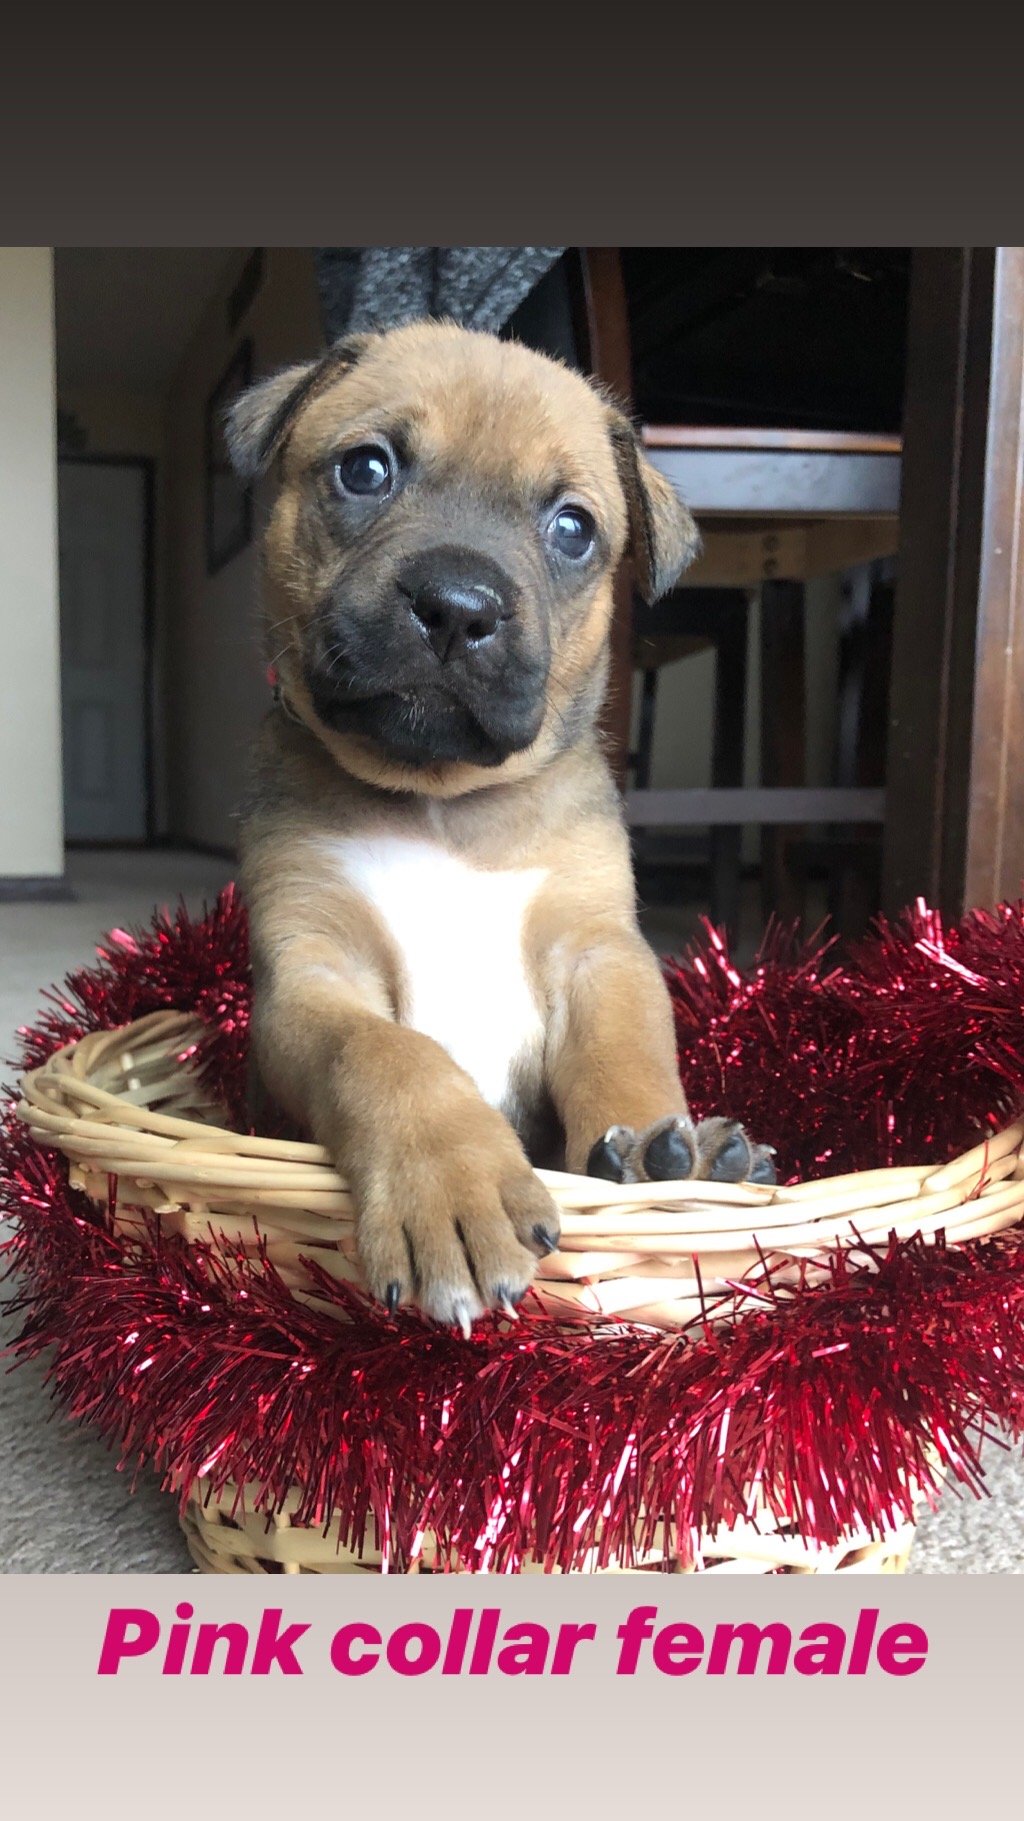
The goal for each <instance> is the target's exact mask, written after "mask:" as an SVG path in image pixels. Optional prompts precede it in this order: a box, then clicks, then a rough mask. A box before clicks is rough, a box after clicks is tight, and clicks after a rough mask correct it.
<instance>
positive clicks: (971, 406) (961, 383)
mask: <svg viewBox="0 0 1024 1821" xmlns="http://www.w3.org/2000/svg"><path fill="white" fill-rule="evenodd" d="M900 519H901V535H900V560H899V571H898V579H897V588H896V604H895V620H894V629H893V669H892V695H891V712H890V728H889V760H888V768H887V776H888V791H887V815H886V828H885V855H884V867H883V885H882V894H883V908H884V909H885V910H886V911H887V912H888V913H889V914H893V913H895V912H896V911H898V910H899V909H901V908H902V907H903V906H904V905H906V904H908V903H910V902H912V901H913V899H915V898H916V897H918V896H922V897H924V898H925V899H927V901H928V902H929V903H930V904H932V905H935V906H937V907H938V908H939V909H941V910H942V911H944V912H945V913H946V914H947V915H949V916H958V915H960V914H961V913H962V912H963V910H964V909H965V908H967V907H969V906H972V905H988V906H991V905H993V904H995V903H996V902H998V901H999V900H1000V899H1008V898H1016V897H1017V896H1019V894H1020V891H1021V889H1022V876H1024V550H1022V544H1024V524H1022V519H1024V248H1021V247H997V248H993V247H981V248H977V247H934V248H923V249H920V250H917V251H915V253H914V257H913V265H912V274H911V294H910V316H909V334H908V354H907V386H906V405H905V417H904V458H903V491H902V503H901V512H900Z"/></svg>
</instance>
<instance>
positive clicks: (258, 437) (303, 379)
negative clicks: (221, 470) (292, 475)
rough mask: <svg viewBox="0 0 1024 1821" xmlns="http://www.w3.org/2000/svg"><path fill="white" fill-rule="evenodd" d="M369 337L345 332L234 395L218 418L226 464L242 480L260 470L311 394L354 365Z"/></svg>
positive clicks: (247, 479)
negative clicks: (311, 356) (321, 350)
mask: <svg viewBox="0 0 1024 1821" xmlns="http://www.w3.org/2000/svg"><path fill="white" fill-rule="evenodd" d="M371 339H372V338H371V337H370V336H369V335H349V336H346V337H345V339H344V340H343V341H338V342H335V344H334V346H333V347H331V348H328V349H327V352H326V353H325V354H322V355H321V356H320V358H319V359H318V360H305V361H300V362H299V363H298V365H297V366H294V367H284V368H283V369H282V370H281V372H279V373H272V374H271V375H270V377H269V379H261V380H259V381H258V382H257V384H256V385H255V386H250V387H249V388H248V390H247V391H245V392H241V393H239V396H238V397H237V398H236V399H235V400H234V401H233V403H232V404H231V406H230V408H229V409H228V411H227V413H226V415H225V419H224V439H225V441H226V443H227V446H228V454H229V455H230V457H231V461H232V465H233V467H234V469H235V472H236V474H238V475H239V476H240V477H241V479H242V480H244V481H252V480H255V479H256V477H257V475H260V474H263V473H265V472H266V470H267V468H268V467H269V466H270V463H271V462H272V461H273V459H274V456H275V455H276V454H277V452H278V450H279V449H281V448H282V447H283V446H284V444H285V443H286V442H287V440H288V436H289V433H290V431H291V429H292V426H293V424H294V422H295V419H296V418H297V417H298V415H299V412H300V411H301V410H302V407H303V405H304V404H305V403H306V402H307V400H308V399H310V398H312V397H313V395H314V394H315V393H317V392H319V391H321V390H322V388H323V387H324V386H326V385H329V384H330V383H331V382H332V380H335V379H338V378H339V377H340V376H341V374H342V373H346V372H348V370H349V368H350V367H354V366H355V364H356V361H357V360H358V359H359V356H360V355H361V354H362V352H363V350H364V348H366V347H367V345H368V343H369V342H370V340H371Z"/></svg>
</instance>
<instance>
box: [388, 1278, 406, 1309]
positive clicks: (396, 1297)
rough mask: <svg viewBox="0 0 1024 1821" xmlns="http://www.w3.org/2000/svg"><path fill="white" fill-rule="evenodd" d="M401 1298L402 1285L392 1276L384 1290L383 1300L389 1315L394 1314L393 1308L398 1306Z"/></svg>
mask: <svg viewBox="0 0 1024 1821" xmlns="http://www.w3.org/2000/svg"><path fill="white" fill-rule="evenodd" d="M401 1299H402V1286H401V1284H400V1283H398V1282H396V1280H395V1279H394V1278H392V1280H391V1282H390V1283H389V1285H388V1287H387V1290H386V1292H385V1296H384V1302H385V1304H386V1306H387V1311H388V1314H389V1315H394V1313H395V1310H396V1309H397V1308H398V1305H399V1303H400V1301H401Z"/></svg>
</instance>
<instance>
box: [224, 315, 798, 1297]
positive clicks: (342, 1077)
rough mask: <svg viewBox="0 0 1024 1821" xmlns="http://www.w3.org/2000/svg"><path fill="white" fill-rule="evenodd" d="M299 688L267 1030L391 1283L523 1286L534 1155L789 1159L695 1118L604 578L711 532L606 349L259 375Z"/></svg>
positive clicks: (258, 1020)
mask: <svg viewBox="0 0 1024 1821" xmlns="http://www.w3.org/2000/svg"><path fill="white" fill-rule="evenodd" d="M228 436H229V445H230V448H231V452H232V456H233V459H234V461H235V464H236V466H237V468H238V470H239V472H240V473H241V474H242V475H243V476H245V477H246V478H249V479H252V478H254V477H255V476H256V475H257V474H259V473H261V472H262V471H264V470H265V469H267V468H269V467H270V466H271V465H273V467H274V468H275V471H276V486H275V491H274V498H273V505H272V509H271V511H270V515H269V519H268V523H267V526H266V530H265V533H264V538H263V553H262V555H263V571H264V588H263V596H264V612H265V620H266V636H267V641H268V643H267V653H268V656H269V657H270V658H271V659H272V661H273V663H274V665H275V666H276V670H277V674H278V678H279V689H278V698H279V699H278V706H277V708H276V709H275V711H274V712H272V713H271V714H270V716H269V717H268V720H267V723H266V726H265V729H264V733H263V736H262V741H261V744H260V747H259V751H258V756H257V762H256V768H255V778H254V787H253V791H252V794H251V801H250V802H249V804H248V807H247V810H246V812H245V815H244V818H243V838H242V880H243V885H244V889H245V892H246V895H247V899H248V903H249V907H250V913H251V920H252V947H253V966H254V984H255V999H254V1040H255V1050H256V1054H257V1057H258V1062H259V1066H260V1070H261V1074H262V1077H263V1080H264V1082H265V1084H266V1087H267V1088H268V1089H269V1091H270V1093H271V1094H272V1095H273V1096H274V1098H275V1099H276V1100H277V1101H278V1102H279V1103H280V1104H281V1105H282V1106H283V1107H284V1108H285V1109H286V1110H287V1111H288V1112H289V1113H291V1114H292V1115H293V1116H294V1117H295V1118H296V1119H298V1120H299V1121H301V1123H302V1124H303V1125H304V1126H305V1127H306V1128H307V1129H309V1130H311V1131H312V1132H313V1133H314V1134H315V1136H316V1138H317V1140H318V1141H319V1142H320V1143H322V1144H323V1145H325V1146H326V1148H327V1149H328V1151H329V1152H330V1153H331V1155H332V1156H333V1157H334V1158H335V1159H336V1160H337V1164H338V1167H339V1169H340V1171H341V1172H342V1173H343V1175H344V1176H345V1177H346V1179H347V1181H348V1182H349V1184H350V1186H351V1190H352V1193H353V1196H354V1199H355V1204H356V1208H357V1214H358V1239H359V1248H360V1254H361V1260H362V1265H363V1269H364V1272H365V1276H366V1279H367V1282H368V1284H369V1286H370V1288H371V1290H372V1291H373V1292H374V1293H375V1294H376V1295H377V1296H378V1297H379V1298H380V1299H381V1300H382V1301H383V1302H385V1303H386V1304H387V1306H388V1307H389V1308H392V1309H394V1308H395V1307H397V1305H398V1304H399V1303H401V1302H403V1301H406V1300H410V1301H416V1302H417V1303H418V1304H419V1305H420V1306H421V1307H422V1308H423V1309H425V1310H427V1311H428V1312H429V1313H430V1314H431V1315H433V1316H435V1317H436V1318H437V1319H438V1320H440V1321H444V1322H452V1323H456V1324H459V1325H461V1326H462V1327H463V1329H464V1330H466V1331H468V1327H469V1324H470V1322H471V1321H472V1320H473V1319H474V1318H475V1317H476V1316H478V1315H480V1314H481V1313H482V1312H483V1311H484V1310H485V1309H488V1308H504V1309H506V1310H507V1309H511V1308H513V1307H514V1306H515V1305H516V1304H517V1303H518V1301H519V1300H520V1298H521V1297H522V1295H523V1293H524V1291H525V1290H526V1288H527V1286H528V1284H529V1282H530V1279H531V1276H532V1273H533V1270H534V1266H535V1261H536V1260H537V1258H538V1257H543V1256H544V1255H545V1254H546V1253H549V1252H551V1251H553V1250H554V1248H555V1247H556V1245H557V1243H558V1235H559V1222H558V1214H557V1210H556V1208H555V1205H554V1203H553V1201H552V1200H551V1198H550V1196H549V1195H548V1194H547V1192H546V1190H545V1189H544V1188H543V1187H542V1185H541V1183H540V1182H539V1181H538V1179H537V1177H536V1176H535V1175H534V1173H533V1170H532V1168H531V1165H530V1162H529V1161H528V1155H527V1151H528V1149H531V1150H532V1151H533V1154H534V1156H540V1155H542V1152H543V1145H544V1133H545V1127H546V1125H550V1124H551V1123H552V1121H553V1122H554V1123H555V1124H556V1125H557V1128H558V1129H559V1130H560V1133H561V1139H562V1153H561V1154H562V1155H563V1156H564V1160H565V1163H566V1166H567V1167H568V1169H570V1170H572V1171H585V1170H589V1171H590V1172H591V1173H592V1174H596V1175H600V1176H605V1177H609V1178H611V1179H612V1180H614V1181H620V1182H623V1181H625V1182H628V1181H637V1180H643V1179H665V1178H680V1177H690V1176H694V1177H710V1178H712V1179H714V1180H719V1181H738V1180H741V1179H744V1178H748V1177H749V1178H752V1179H754V1180H757V1181H769V1180H772V1166H771V1161H770V1154H769V1152H768V1151H767V1150H765V1149H764V1148H763V1147H761V1146H758V1145H754V1144H751V1143H750V1142H749V1140H748V1139H747V1137H746V1135H745V1133H744V1132H743V1131H742V1129H741V1128H740V1127H739V1126H737V1125H736V1124H734V1123H733V1122H731V1121H728V1120H724V1119H709V1120H706V1121H704V1122H703V1123H702V1124H700V1125H694V1124H693V1123H692V1122H691V1120H690V1117H689V1114H688V1111H687V1104H686V1096H685V1094H684V1092H683V1088H682V1086H681V1084H680V1080H679V1074H678V1070H677V1066H676V1050H675V1043H674V1036H673V1020H672V1014H671V1008H670V1004H669V999H668V995H667V993H666V990H665V986H664V983H663V981H662V977H661V972H660V969H659V966H658V963H657V961H656V960H655V957H654V955H653V954H652V952H651V951H650V949H649V948H648V947H647V945H646V943H645V942H644V941H643V939H642V937H641V936H640V933H639V930H638V928H637V923H636V914H635V901H634V890H633V881H632V873H631V868H630V856H629V848H628V843H627V838H626V833H625V829H624V827H623V821H622V816H621V812H620V806H619V801H618V796H617V793H616V790H615V787H614V784H613V781H612V778H611V775H610V773H609V770H608V766H607V764H606V762H605V759H604V757H603V755H602V751H601V746H600V742H599V737H598V733H597V719H598V712H599V709H600V706H601V701H602V697H603V694H604V690H605V684H606V678H607V665H608V658H607V640H608V631H609V621H610V617H611V612H612V580H613V576H614V572H615V569H616V566H617V564H618V563H619V561H620V558H621V557H622V556H623V553H624V552H625V551H626V550H627V549H628V550H629V551H630V552H631V554H632V558H633V564H634V568H635V572H636V575H637V578H638V583H639V586H640V588H641V590H642V592H643V594H644V596H645V597H646V598H647V599H648V600H653V599H655V598H656V597H657V596H658V595H660V594H662V593H664V591H665V590H666V589H668V588H671V587H672V585H673V584H674V583H675V581H676V580H677V578H678V577H679V575H680V574H681V572H682V571H683V569H684V568H685V567H686V564H687V563H688V561H689V560H690V558H691V556H692V555H693V552H694V549H695V546H696V541H697V539H696V532H695V528H694V524H693V521H692V519H691V518H690V516H689V514H688V512H687V511H686V510H685V508H684V507H683V506H682V505H681V504H680V502H679V500H678V498H677V497H676V494H675V493H674V491H673V489H672V488H671V487H670V485H669V484H668V483H667V481H665V480H664V479H663V478H662V477H661V476H660V475H659V474H658V473H657V472H656V471H655V470H654V469H653V468H652V467H651V466H650V465H649V464H648V462H647V461H646V460H645V458H644V456H643V454H642V452H641V450H640V448H639V446H638V444H637V441H636V438H635V436H634V433H633V430H632V428H631V426H630V424H629V423H628V421H627V420H626V418H625V417H624V416H622V414H621V413H620V412H619V411H617V410H616V409H614V407H613V406H611V405H610V404H609V403H608V402H607V401H606V400H605V399H604V398H603V397H602V396H601V395H600V394H599V393H598V392H597V391H596V390H595V389H594V388H592V387H591V386H590V385H589V384H588V383H587V382H586V381H585V380H583V379H582V378H580V377H579V376H578V375H576V374H575V373H573V372H571V371H570V370H568V369H567V368H564V367H562V366H559V365H557V364H556V363H555V362H553V361H550V360H548V359H546V358H544V357H543V356H541V355H538V354H535V353H532V352H530V351H529V350H527V349H525V348H523V347H521V346H519V345H517V344H515V343H508V342H501V341H498V340H497V339H495V338H493V337H491V336H488V335H482V334H475V333H470V332H468V331H466V330H463V329H460V328H456V327H454V326H452V325H449V324H436V323H418V324H414V325H411V326H408V327H403V328H399V329H396V330H393V331H391V332H390V333H387V334H382V335H377V336H362V337H353V338H352V339H349V340H346V341H344V342H342V343H340V344H338V345H336V346H335V347H333V348H332V349H331V350H330V351H329V352H328V353H326V354H325V355H324V356H323V358H322V359H320V360H317V361H313V362H310V363H309V364H308V365H305V366H298V367H294V368H291V369H290V370H288V371H286V372H283V373H280V374H278V375H277V376H275V377H273V378H271V379H268V380H266V381H264V382H262V383H261V384H259V385H257V386H255V387H253V388H252V389H251V390H250V391H249V392H247V393H246V394H245V395H243V396H242V398H241V399H240V400H239V401H238V402H237V403H236V404H235V406H234V409H233V412H232V415H231V419H230V424H229V430H228Z"/></svg>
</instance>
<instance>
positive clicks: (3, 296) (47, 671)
mask: <svg viewBox="0 0 1024 1821" xmlns="http://www.w3.org/2000/svg"><path fill="white" fill-rule="evenodd" d="M60 753H61V727H60V636H59V608H58V593H57V468H56V403H55V395H54V344H53V257H52V253H51V250H50V248H49V247H0V878H25V877H40V878H52V877H59V876H60V875H61V874H62V873H63V871H64V829H63V810H62V803H61V758H60Z"/></svg>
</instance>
